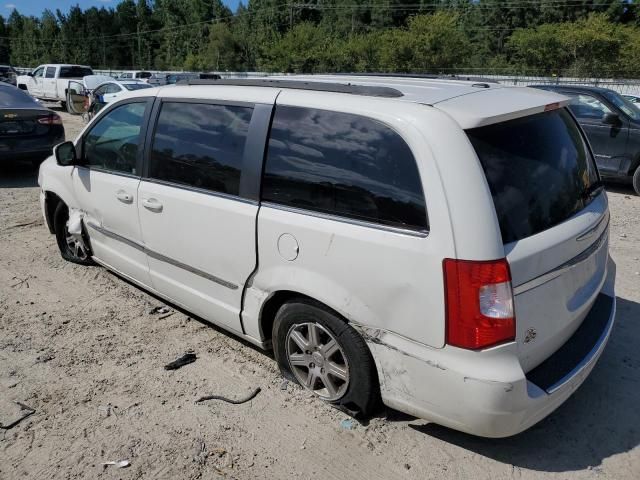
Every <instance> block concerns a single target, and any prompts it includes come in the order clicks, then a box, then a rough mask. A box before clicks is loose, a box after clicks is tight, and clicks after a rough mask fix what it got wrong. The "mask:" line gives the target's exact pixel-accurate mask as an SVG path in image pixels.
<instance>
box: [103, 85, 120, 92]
mask: <svg viewBox="0 0 640 480" xmlns="http://www.w3.org/2000/svg"><path fill="white" fill-rule="evenodd" d="M120 90H122V89H121V88H120V87H119V86H118V85H116V84H115V83H110V84H109V85H107V88H106V90H105V92H104V93H118V92H119V91H120Z"/></svg>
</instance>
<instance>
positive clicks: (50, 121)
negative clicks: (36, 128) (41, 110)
mask: <svg viewBox="0 0 640 480" xmlns="http://www.w3.org/2000/svg"><path fill="white" fill-rule="evenodd" d="M38 123H41V124H42V125H62V118H60V115H57V114H55V113H54V114H52V115H49V116H46V117H41V118H39V119H38Z"/></svg>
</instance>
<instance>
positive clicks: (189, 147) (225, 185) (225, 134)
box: [149, 102, 253, 195]
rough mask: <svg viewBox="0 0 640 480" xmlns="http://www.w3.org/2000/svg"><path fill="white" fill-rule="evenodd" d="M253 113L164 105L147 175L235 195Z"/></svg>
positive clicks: (225, 107) (245, 109) (194, 105)
mask: <svg viewBox="0 0 640 480" xmlns="http://www.w3.org/2000/svg"><path fill="white" fill-rule="evenodd" d="M252 113H253V109H252V108H250V107H240V106H231V105H208V104H199V103H184V102H166V103H163V104H162V109H161V110H160V116H159V118H158V123H157V125H156V131H155V135H154V138H153V145H152V147H151V160H150V164H149V177H151V178H155V179H158V180H164V181H167V182H173V183H179V184H182V185H188V186H192V187H197V188H203V189H207V190H211V191H214V192H221V193H227V194H229V195H238V194H239V190H240V172H241V169H242V157H243V154H244V147H245V143H246V140H247V132H248V130H249V122H250V121H251V115H252Z"/></svg>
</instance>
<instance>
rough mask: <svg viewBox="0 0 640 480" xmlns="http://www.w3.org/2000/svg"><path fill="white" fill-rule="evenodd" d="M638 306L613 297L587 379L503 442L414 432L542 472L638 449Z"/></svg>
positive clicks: (432, 428)
mask: <svg viewBox="0 0 640 480" xmlns="http://www.w3.org/2000/svg"><path fill="white" fill-rule="evenodd" d="M638 339H640V304H638V303H636V302H632V301H629V300H626V299H623V298H619V297H618V307H617V316H616V325H615V327H614V330H613V332H612V334H611V339H610V340H609V344H608V345H607V348H606V350H605V352H604V353H603V355H602V357H601V358H600V361H599V362H598V365H596V367H595V368H594V370H593V372H592V373H591V375H590V377H589V378H588V379H587V380H586V381H585V383H584V384H583V385H582V386H581V387H580V388H579V389H578V391H577V392H576V393H575V394H574V395H573V396H572V397H571V398H569V400H568V401H567V402H566V403H565V404H564V405H562V406H561V407H560V408H559V409H558V410H557V411H556V412H554V413H552V414H551V415H550V416H549V417H547V418H546V419H545V420H543V421H542V422H540V423H539V424H537V425H535V426H534V427H532V428H531V429H529V430H527V431H525V432H523V433H521V434H519V435H516V436H515V437H511V438H505V439H485V438H478V437H473V436H471V435H467V434H464V433H460V432H457V431H454V430H450V429H448V428H445V427H441V426H438V425H436V424H431V423H430V424H421V425H420V424H418V425H413V424H412V425H409V426H410V427H411V428H413V429H414V430H416V431H419V432H422V433H424V434H428V435H431V436H433V437H436V438H438V439H440V440H443V441H445V442H449V443H452V444H455V445H458V446H460V447H462V448H465V449H467V450H470V451H472V452H475V453H477V454H480V455H484V456H485V457H488V458H491V459H493V460H496V461H499V462H503V463H507V464H511V465H514V466H517V467H521V468H527V469H530V470H536V471H545V472H566V471H575V470H583V469H585V468H589V467H596V469H597V467H598V466H599V465H601V464H602V462H603V460H605V459H606V458H609V457H611V456H613V455H616V454H619V453H624V452H628V451H630V450H632V449H634V448H636V447H637V446H638V445H639V444H640V408H639V406H640V402H639V401H638V399H640V375H639V372H640V355H639V354H638V348H637V341H638Z"/></svg>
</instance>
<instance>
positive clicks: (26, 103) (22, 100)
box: [0, 83, 43, 109]
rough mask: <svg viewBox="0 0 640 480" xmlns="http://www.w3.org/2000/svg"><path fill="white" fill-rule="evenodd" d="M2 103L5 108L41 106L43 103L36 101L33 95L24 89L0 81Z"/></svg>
mask: <svg viewBox="0 0 640 480" xmlns="http://www.w3.org/2000/svg"><path fill="white" fill-rule="evenodd" d="M0 105H2V106H3V107H4V108H39V109H43V107H42V105H40V104H39V103H38V102H36V101H35V100H34V99H33V97H31V96H29V95H28V94H27V93H25V92H24V91H23V90H20V89H19V88H15V87H12V86H9V85H7V84H6V83H0Z"/></svg>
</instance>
